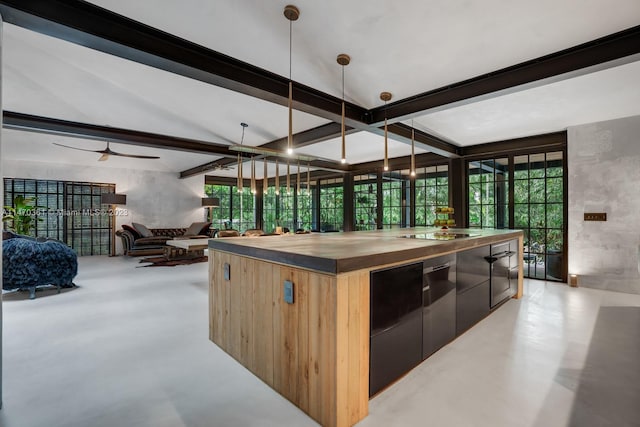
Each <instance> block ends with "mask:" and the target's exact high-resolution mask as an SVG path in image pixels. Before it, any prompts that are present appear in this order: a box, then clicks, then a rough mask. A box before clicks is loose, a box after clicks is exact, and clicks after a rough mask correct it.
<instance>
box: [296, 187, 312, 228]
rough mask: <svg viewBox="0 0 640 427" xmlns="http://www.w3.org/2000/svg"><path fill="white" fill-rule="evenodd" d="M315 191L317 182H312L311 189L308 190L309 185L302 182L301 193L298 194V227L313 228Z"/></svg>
mask: <svg viewBox="0 0 640 427" xmlns="http://www.w3.org/2000/svg"><path fill="white" fill-rule="evenodd" d="M314 192H315V183H313V182H311V183H310V190H309V191H307V185H306V182H305V183H301V186H300V194H298V223H297V224H296V229H298V228H302V229H304V230H311V229H312V228H314V227H313V200H314V198H313V193H314Z"/></svg>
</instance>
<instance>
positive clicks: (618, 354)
mask: <svg viewBox="0 0 640 427" xmlns="http://www.w3.org/2000/svg"><path fill="white" fill-rule="evenodd" d="M137 261H138V260H136V259H131V258H125V257H117V258H108V257H83V258H81V259H80V274H79V275H78V277H77V278H76V283H77V284H78V285H79V287H78V288H77V289H72V290H67V291H64V292H63V293H62V294H59V295H58V294H56V293H55V292H52V291H42V292H38V296H37V299H35V300H28V299H27V294H26V293H11V294H5V295H4V305H3V307H4V340H5V341H4V348H3V352H4V408H3V410H2V411H0V426H2V427H63V426H64V427H102V426H104V427H107V426H108V427H113V426H127V427H165V426H166V427H180V426H185V427H187V426H188V427H198V426H202V427H204V426H207V427H211V426H216V427H217V426H225V427H226V426H313V425H317V424H316V423H315V422H314V421H313V420H311V419H310V418H308V417H307V416H306V415H305V414H304V413H302V412H301V411H299V410H298V409H297V408H295V407H294V406H293V405H292V404H290V403H289V402H288V401H286V400H285V399H284V398H282V397H280V396H279V395H278V394H277V393H275V392H274V391H272V390H271V389H270V388H269V387H267V386H266V385H264V384H263V383H262V382H261V381H260V380H258V379H257V378H256V377H254V376H253V375H252V374H250V373H249V372H248V371H247V370H245V369H244V368H243V367H242V366H240V365H239V364H238V363H236V362H235V361H234V360H233V359H231V358H230V357H229V356H227V355H226V354H225V353H224V352H222V351H221V350H220V349H218V347H216V346H215V345H214V344H213V343H211V342H210V341H209V340H208V329H207V328H208V323H207V322H208V320H207V315H208V313H207V282H206V277H207V264H206V263H202V264H194V265H189V266H178V267H158V268H137V267H138V266H139V264H138V263H137ZM525 286H526V287H525V292H526V296H525V297H524V298H523V299H522V300H519V301H516V300H511V301H508V302H507V303H506V304H505V305H504V306H502V307H501V308H500V309H499V310H497V311H496V312H495V313H493V314H492V315H491V316H489V317H488V318H487V319H485V320H483V321H482V322H481V323H479V324H478V325H476V326H475V327H473V328H472V329H471V330H469V331H468V332H467V333H465V334H464V335H463V336H461V337H460V338H458V339H457V340H456V341H454V342H453V343H451V344H449V345H448V346H446V347H445V348H443V349H442V350H440V351H439V352H437V353H436V354H435V355H433V356H432V357H431V358H430V359H428V360H427V361H426V362H424V363H422V364H421V365H420V366H418V367H417V368H416V369H414V370H413V371H411V372H410V373H409V374H408V375H406V376H405V377H404V378H402V379H401V380H400V381H398V382H397V383H395V384H394V385H392V386H391V387H390V388H388V389H387V390H386V391H384V392H382V393H381V394H379V395H378V396H376V397H375V398H374V399H373V400H371V402H370V404H369V409H370V415H369V416H368V417H367V418H366V419H364V420H363V421H361V422H360V423H359V424H358V426H361V427H373V426H380V427H382V426H384V427H388V426H403V427H404V426H423V425H427V424H428V425H430V426H457V427H459V426H492V427H493V426H510V427H511V426H569V425H571V426H589V425H594V426H595V425H598V426H604V425H611V426H637V425H640V421H639V420H640V412H639V411H640V410H639V409H638V407H640V405H638V403H639V402H640V357H638V355H639V354H640V334H639V333H638V331H639V328H640V295H628V294H619V293H613V292H607V291H600V290H594V289H583V288H578V289H573V288H569V287H568V286H566V285H564V284H557V283H546V282H541V281H528V280H527V281H525Z"/></svg>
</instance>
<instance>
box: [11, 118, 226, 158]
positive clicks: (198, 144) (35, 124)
mask: <svg viewBox="0 0 640 427" xmlns="http://www.w3.org/2000/svg"><path fill="white" fill-rule="evenodd" d="M2 117H3V123H2V127H3V128H5V129H14V130H23V131H30V132H38V133H46V134H50V135H61V136H67V137H73V138H83V139H92V140H96V141H107V142H117V143H120V144H130V145H141V146H144V147H152V148H161V149H165V150H177V151H188V152H192V153H203V154H214V155H219V156H224V157H234V158H236V157H237V155H238V154H237V152H235V151H231V150H229V147H228V146H227V145H224V144H215V143H211V142H206V141H198V140H195V139H187V138H179V137H175V136H167V135H160V134H157V133H150V132H142V131H135V130H130V129H121V128H114V127H109V126H99V125H91V124H86V123H78V122H72V121H68V120H61V119H52V118H48V117H40V116H33V115H30V114H23V113H16V112H13V111H4V112H3V113H2Z"/></svg>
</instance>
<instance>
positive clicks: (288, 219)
mask: <svg viewBox="0 0 640 427" xmlns="http://www.w3.org/2000/svg"><path fill="white" fill-rule="evenodd" d="M295 191H296V190H295V187H294V186H292V187H289V188H287V186H286V184H285V185H282V186H280V195H279V196H278V208H279V212H278V214H279V218H278V219H279V220H280V224H278V225H280V226H281V227H286V228H288V229H289V230H290V231H294V230H295V229H296V224H295V223H296V221H295V219H296V218H295V211H294V208H295V201H296V200H295V199H296V197H295Z"/></svg>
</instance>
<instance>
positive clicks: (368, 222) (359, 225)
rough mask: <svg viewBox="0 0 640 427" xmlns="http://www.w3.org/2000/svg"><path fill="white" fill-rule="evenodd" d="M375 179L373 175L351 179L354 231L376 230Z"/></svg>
mask: <svg viewBox="0 0 640 427" xmlns="http://www.w3.org/2000/svg"><path fill="white" fill-rule="evenodd" d="M376 189H377V177H376V175H374V174H367V175H358V176H355V177H353V203H354V209H353V212H354V220H355V221H354V225H355V229H356V230H358V231H359V230H375V229H376V228H377V219H376V209H377V206H378V203H377V200H376V199H377V190H376Z"/></svg>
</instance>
